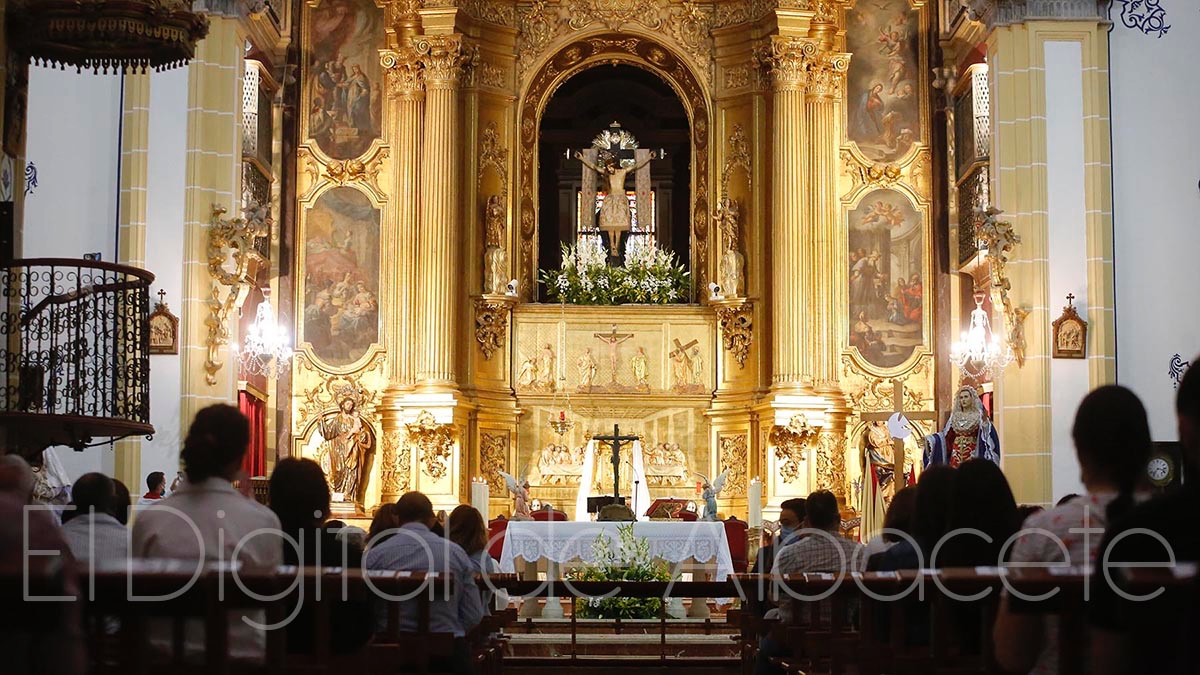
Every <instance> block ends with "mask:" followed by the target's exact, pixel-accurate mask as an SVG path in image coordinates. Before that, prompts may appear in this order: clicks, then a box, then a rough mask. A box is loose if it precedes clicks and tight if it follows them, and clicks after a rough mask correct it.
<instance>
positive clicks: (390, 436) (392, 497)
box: [379, 431, 412, 504]
mask: <svg viewBox="0 0 1200 675" xmlns="http://www.w3.org/2000/svg"><path fill="white" fill-rule="evenodd" d="M411 472H412V460H411V453H409V451H408V448H406V447H405V446H404V441H403V436H402V435H401V434H400V432H399V431H391V432H388V433H386V434H384V436H383V459H382V461H381V462H380V469H379V482H380V489H379V500H380V501H381V502H382V503H385V504H387V503H392V502H395V501H396V499H397V498H399V497H400V495H401V494H402V493H404V492H406V491H407V490H408V488H409V484H410V480H409V477H410V474H411Z"/></svg>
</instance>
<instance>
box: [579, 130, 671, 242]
mask: <svg viewBox="0 0 1200 675" xmlns="http://www.w3.org/2000/svg"><path fill="white" fill-rule="evenodd" d="M657 158H658V155H657V154H655V153H653V152H652V153H650V156H649V157H647V158H646V159H645V160H644V161H643V162H642V163H641V164H635V165H633V166H629V167H623V166H621V163H620V162H619V161H617V157H616V155H614V154H613V153H611V152H609V151H607V150H605V151H604V152H601V153H600V156H599V157H598V159H599V160H600V166H596V165H595V164H592V163H591V162H589V161H587V160H586V159H584V157H583V154H582V153H579V152H576V153H575V159H578V160H579V161H581V162H583V163H584V164H585V165H587V167H588V168H589V169H591V170H592V171H595V172H596V173H598V174H600V175H602V176H607V177H608V194H607V195H606V196H605V197H604V204H602V205H601V206H600V231H601V232H605V233H607V234H608V244H609V249H610V255H612V256H613V257H616V256H617V255H619V247H620V242H621V233H622V232H626V231H628V230H629V229H631V228H632V226H633V212H631V211H630V210H629V199H628V198H627V197H626V196H625V177H626V176H628V175H629V172H631V171H632V172H634V173H637V171H638V169H641V168H642V167H644V166H646V165H647V164H649V163H650V161H651V160H654V159H657ZM641 206H642V205H641V204H639V205H638V207H639V208H640V207H641Z"/></svg>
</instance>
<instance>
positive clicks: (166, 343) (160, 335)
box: [147, 291, 179, 354]
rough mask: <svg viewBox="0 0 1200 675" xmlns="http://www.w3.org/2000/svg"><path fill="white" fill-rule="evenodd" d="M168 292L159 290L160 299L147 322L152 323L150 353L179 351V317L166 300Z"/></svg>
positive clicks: (176, 352) (175, 352)
mask: <svg viewBox="0 0 1200 675" xmlns="http://www.w3.org/2000/svg"><path fill="white" fill-rule="evenodd" d="M164 296H166V293H165V292H164V291H159V292H158V297H159V300H158V302H156V303H154V311H153V312H151V313H150V318H149V319H147V322H148V323H149V324H150V353H151V354H178V353H179V317H177V316H175V315H174V314H172V313H171V310H170V308H168V307H167V303H166V300H165V297H164Z"/></svg>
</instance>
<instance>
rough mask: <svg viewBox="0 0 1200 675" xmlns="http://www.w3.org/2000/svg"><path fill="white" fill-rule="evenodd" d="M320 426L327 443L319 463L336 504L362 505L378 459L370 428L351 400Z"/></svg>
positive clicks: (345, 401)
mask: <svg viewBox="0 0 1200 675" xmlns="http://www.w3.org/2000/svg"><path fill="white" fill-rule="evenodd" d="M318 424H319V431H320V432H321V436H322V437H324V439H325V442H324V443H323V444H322V447H321V450H320V451H319V454H318V462H319V463H320V465H321V469H322V470H323V471H324V472H325V476H326V477H327V478H328V479H329V489H330V492H332V493H334V494H333V500H334V501H342V502H353V503H355V504H362V503H363V500H364V499H365V498H366V493H367V479H368V478H369V477H370V475H371V464H372V462H373V461H374V459H375V437H374V434H373V433H372V432H371V427H370V426H369V425H366V424H363V421H362V418H361V417H359V414H358V407H357V405H356V404H355V402H354V399H352V398H350V397H348V396H347V397H345V398H343V399H342V400H341V402H340V403H339V404H338V411H337V412H336V413H331V414H329V415H327V416H326V417H325V418H323V419H322V420H321V421H320V422H319V423H318Z"/></svg>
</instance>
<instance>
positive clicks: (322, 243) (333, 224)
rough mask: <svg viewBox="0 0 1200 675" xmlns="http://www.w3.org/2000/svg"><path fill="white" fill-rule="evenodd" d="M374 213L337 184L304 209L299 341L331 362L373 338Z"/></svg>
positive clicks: (358, 352)
mask: <svg viewBox="0 0 1200 675" xmlns="http://www.w3.org/2000/svg"><path fill="white" fill-rule="evenodd" d="M378 293H379V211H378V210H377V209H376V208H375V207H374V206H372V205H371V202H370V200H368V199H367V197H366V196H365V195H364V194H362V193H361V192H359V191H358V190H355V189H353V188H349V187H337V188H334V189H332V190H330V191H328V192H326V193H324V194H322V195H321V196H320V197H319V198H318V199H317V203H316V205H315V206H314V207H313V208H312V210H311V211H309V214H308V222H307V227H306V229H305V242H304V340H305V341H307V342H309V343H311V344H312V347H313V352H314V353H315V354H316V355H317V357H318V358H320V359H321V360H322V361H324V362H325V363H327V364H329V365H332V366H343V365H348V364H350V363H353V362H354V361H356V360H357V359H358V358H359V357H361V356H362V355H363V354H365V353H366V351H367V348H368V347H370V346H371V343H373V342H377V341H378V340H379V299H378Z"/></svg>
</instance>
